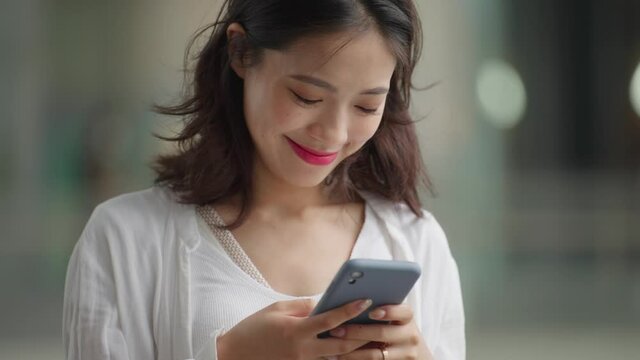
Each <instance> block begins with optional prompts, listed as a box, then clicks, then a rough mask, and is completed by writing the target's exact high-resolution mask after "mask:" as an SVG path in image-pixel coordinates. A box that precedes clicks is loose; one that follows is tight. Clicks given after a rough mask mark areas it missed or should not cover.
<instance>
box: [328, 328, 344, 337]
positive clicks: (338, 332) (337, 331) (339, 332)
mask: <svg viewBox="0 0 640 360" xmlns="http://www.w3.org/2000/svg"><path fill="white" fill-rule="evenodd" d="M329 333H330V334H331V336H335V337H343V336H344V333H345V330H344V328H337V329H333V330H331V331H330V332H329Z"/></svg>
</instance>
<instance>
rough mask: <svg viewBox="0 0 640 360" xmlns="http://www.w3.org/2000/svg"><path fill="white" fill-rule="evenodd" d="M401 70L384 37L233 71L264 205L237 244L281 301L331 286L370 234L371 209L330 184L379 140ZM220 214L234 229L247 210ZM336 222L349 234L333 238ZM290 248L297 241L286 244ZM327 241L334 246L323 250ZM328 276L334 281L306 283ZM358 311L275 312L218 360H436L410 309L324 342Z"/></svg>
mask: <svg viewBox="0 0 640 360" xmlns="http://www.w3.org/2000/svg"><path fill="white" fill-rule="evenodd" d="M235 36H244V29H243V28H242V26H241V25H239V24H237V23H234V24H231V25H230V26H229V27H228V29H227V37H228V38H233V37H235ZM345 41H347V42H346V45H345ZM342 45H344V46H342ZM338 49H339V50H338ZM336 50H338V51H337V52H336ZM395 65H396V60H395V57H394V56H393V53H392V52H391V51H390V49H389V47H388V45H387V43H386V42H385V40H384V38H383V37H382V36H381V35H380V34H379V33H378V32H377V31H375V30H374V29H371V30H368V31H365V32H364V33H358V34H355V33H353V32H344V33H338V34H332V35H325V36H318V37H311V38H305V39H302V40H301V41H298V42H296V43H294V44H293V45H292V46H291V47H289V48H288V49H286V50H283V51H274V50H265V53H264V56H263V57H262V58H261V62H260V63H259V64H257V65H254V66H251V67H245V66H243V64H241V63H239V60H235V61H233V62H232V67H233V69H234V71H235V72H236V74H237V75H238V76H239V77H241V78H242V79H243V80H244V112H245V118H246V122H247V127H248V129H249V132H250V134H251V137H252V139H253V142H254V144H255V147H256V154H255V156H256V161H255V169H254V170H255V171H254V173H255V175H254V182H253V186H254V194H255V200H254V203H253V205H252V212H251V215H250V217H249V218H248V219H247V221H246V222H245V224H243V225H242V226H241V227H240V228H238V229H236V230H234V236H235V237H236V239H237V240H238V242H239V243H240V245H241V246H242V247H243V248H244V249H245V251H246V253H247V255H249V257H250V258H251V259H252V261H253V262H254V263H255V264H256V266H257V267H258V269H259V270H260V272H261V273H262V274H264V276H265V278H266V279H267V281H268V282H269V283H270V284H272V286H273V284H276V285H279V286H280V284H282V285H281V286H282V288H280V290H281V291H282V292H287V293H298V294H296V295H301V294H309V293H316V292H318V290H319V289H324V288H326V285H328V283H329V282H330V280H331V277H332V276H333V274H335V271H336V270H337V268H338V267H339V266H340V265H341V264H342V262H343V261H344V260H346V259H345V258H340V257H337V256H336V249H342V250H341V251H342V253H343V254H344V255H345V256H344V257H347V258H348V254H349V250H350V248H351V245H352V243H353V239H354V238H355V236H357V233H358V231H359V228H360V226H361V224H362V218H363V207H362V203H361V202H356V203H348V202H347V201H346V200H345V199H339V198H335V197H334V196H333V195H332V193H331V191H330V189H327V187H326V186H325V185H324V184H323V181H324V180H325V178H326V177H327V176H328V175H329V174H330V173H331V171H332V170H333V169H334V168H335V167H336V166H337V165H338V164H339V163H340V161H342V160H344V159H345V158H347V157H348V156H350V155H352V154H354V153H355V152H356V151H358V150H359V149H360V148H361V147H362V146H363V145H364V144H365V143H366V141H367V140H369V139H370V138H371V137H372V136H374V134H375V132H376V130H377V129H378V126H379V125H380V121H381V118H382V113H383V110H384V105H385V99H386V89H388V87H389V82H390V79H391V76H392V74H393V71H394V68H395ZM311 78H313V79H314V80H310V79H311ZM318 80H320V81H318ZM288 139H289V140H292V141H294V142H296V143H297V144H300V145H302V146H304V147H306V148H309V149H311V150H313V151H315V152H331V153H337V157H336V159H335V160H334V161H333V162H332V163H330V164H328V165H313V164H309V163H307V162H305V161H303V160H302V159H301V158H300V157H299V156H298V155H296V153H295V151H294V150H293V148H292V147H291V145H290V144H289V141H288ZM217 211H218V212H219V213H220V214H221V216H222V217H223V219H225V220H227V219H231V218H233V216H234V215H235V214H237V206H236V204H235V203H234V202H233V200H231V201H230V202H229V203H226V204H219V205H218V206H217ZM345 219H346V220H345ZM328 224H344V225H343V226H339V227H335V228H333V229H332V228H331V227H330V226H328ZM304 229H313V231H311V230H309V231H307V232H305V231H304ZM320 229H324V230H320ZM293 234H296V236H293ZM289 235H291V236H289ZM256 239H258V240H259V241H257V240H256ZM283 239H284V240H283ZM287 239H295V241H294V242H291V243H284V245H283V242H285V241H287ZM326 239H334V241H336V243H334V244H331V243H328V244H324V243H322V241H329V240H326ZM340 244H342V247H343V248H340ZM347 245H348V246H347ZM274 249H276V250H274ZM327 249H328V250H327ZM268 251H274V254H276V255H277V254H279V258H280V259H281V260H280V261H278V262H274V261H266V260H264V261H262V260H261V257H260V256H261V254H263V253H264V252H268ZM272 256H273V254H269V256H267V257H266V259H273V257H272ZM301 258H302V259H304V262H303V263H300V261H299V259H301ZM287 259H298V260H297V261H298V263H296V262H294V261H293V260H289V262H287V261H288V260H287ZM331 261H333V263H332V262H331ZM319 265H329V266H319ZM321 268H325V273H320V275H319V276H317V277H315V278H313V277H309V278H305V274H308V276H311V274H315V273H317V272H318V271H316V270H317V269H321ZM292 272H295V273H296V274H298V275H299V276H297V277H298V278H299V279H302V280H303V281H298V283H299V284H298V285H287V283H291V282H292V280H291V277H290V274H291V273H292ZM309 284H311V285H309ZM286 286H290V287H289V288H285V287H286ZM305 286H306V287H305ZM273 288H274V289H275V288H276V286H273ZM357 305H358V304H356V303H351V304H347V305H345V306H343V307H340V308H337V309H334V310H332V311H329V312H326V313H324V314H320V315H317V316H314V317H308V315H309V314H310V312H311V311H312V310H313V307H314V306H315V303H313V302H312V301H311V300H293V301H281V302H276V303H274V304H272V305H270V306H268V307H266V308H264V309H262V310H260V311H258V312H256V313H254V314H252V315H251V316H249V317H247V318H245V319H244V320H242V321H241V322H239V323H238V324H237V325H236V326H235V327H233V328H232V329H230V330H229V331H228V332H226V333H225V334H224V335H222V336H220V337H219V338H218V341H217V347H218V358H219V359H220V360H234V359H243V360H250V359H292V360H293V359H295V360H297V359H304V360H308V359H319V358H323V357H329V358H331V357H337V358H340V359H382V354H381V352H380V350H379V349H377V348H373V347H375V346H377V345H379V343H381V342H383V343H388V344H389V347H388V349H387V350H388V353H389V355H388V357H387V360H391V359H421V360H428V359H431V355H430V352H429V350H428V348H427V346H426V345H425V344H424V342H423V340H422V335H421V334H420V332H419V330H418V328H417V326H416V325H415V322H414V321H413V313H412V311H411V309H410V308H409V307H408V306H406V305H394V306H385V307H384V309H385V311H386V315H385V317H384V319H387V320H392V323H391V324H389V325H366V326H358V325H356V326H351V325H350V326H345V327H344V328H343V329H344V330H346V331H345V332H344V334H342V335H341V336H338V335H340V334H338V333H336V334H335V336H336V337H335V338H330V339H318V338H317V337H316V335H317V334H319V333H321V332H324V331H327V330H331V329H335V328H336V327H338V326H340V325H341V324H342V323H344V322H345V321H347V320H349V319H351V318H354V317H356V316H357V315H358V314H359V313H360V312H361V311H363V309H362V308H358V306H357Z"/></svg>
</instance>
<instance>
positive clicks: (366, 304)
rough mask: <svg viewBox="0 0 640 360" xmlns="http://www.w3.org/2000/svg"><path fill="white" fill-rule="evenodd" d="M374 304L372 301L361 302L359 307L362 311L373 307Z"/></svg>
mask: <svg viewBox="0 0 640 360" xmlns="http://www.w3.org/2000/svg"><path fill="white" fill-rule="evenodd" d="M372 303H373V301H371V299H367V300H363V301H361V302H360V304H359V305H358V307H359V308H360V310H366V309H367V308H368V307H369V306H371V304H372Z"/></svg>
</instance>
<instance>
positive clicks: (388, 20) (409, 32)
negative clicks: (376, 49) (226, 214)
mask: <svg viewBox="0 0 640 360" xmlns="http://www.w3.org/2000/svg"><path fill="white" fill-rule="evenodd" d="M234 22H237V23H239V24H241V25H242V26H243V27H244V30H245V32H246V35H245V36H236V37H234V38H233V40H231V41H232V42H233V43H231V44H230V43H229V41H228V39H227V35H226V29H227V26H228V25H230V24H231V23H234ZM369 29H373V30H377V31H378V32H379V33H380V34H381V35H382V36H383V37H384V38H385V40H386V41H387V43H388V44H389V46H390V48H391V49H392V51H393V53H394V55H395V57H396V60H397V61H396V68H395V70H394V72H393V75H392V77H391V82H390V89H389V92H388V94H387V99H386V105H385V108H384V113H383V115H382V120H381V123H380V126H379V128H378V130H377V132H376V133H375V134H374V135H373V137H372V138H371V139H370V140H369V141H367V143H365V145H364V146H363V147H362V148H361V149H360V150H359V151H357V152H356V153H354V154H352V155H351V156H349V157H348V158H346V159H345V160H343V161H342V162H341V163H340V164H339V165H338V166H337V167H336V168H335V169H334V171H333V172H332V173H331V174H330V175H329V176H328V177H327V179H326V180H325V183H326V184H328V185H331V186H333V189H334V190H333V191H334V192H337V193H340V194H343V195H345V196H347V198H349V199H354V198H356V194H357V190H362V191H368V192H371V193H375V194H378V195H380V196H382V197H384V198H386V199H389V200H391V201H394V202H404V203H406V204H407V205H408V206H409V208H411V210H412V211H413V212H414V213H415V214H416V215H417V216H421V215H422V212H421V210H420V207H421V204H420V199H419V198H418V192H417V186H418V185H419V184H418V183H419V182H421V183H422V184H423V185H424V186H425V187H426V188H427V189H429V190H431V184H430V182H429V179H428V177H427V174H426V172H425V170H424V166H423V163H422V158H421V156H420V150H419V146H418V140H417V137H416V131H415V126H414V122H413V120H412V119H411V116H410V115H409V102H410V90H411V88H412V84H411V75H412V73H413V69H414V67H415V65H416V62H417V61H418V58H419V56H420V51H421V45H422V32H421V27H420V20H419V18H418V14H417V11H416V8H415V6H414V4H413V2H412V1H411V0H314V1H300V0H227V1H225V2H224V3H223V5H222V9H221V10H220V13H219V14H218V18H217V19H216V21H215V22H214V23H213V24H211V25H209V26H207V27H205V28H203V29H202V30H200V31H198V32H197V33H196V34H195V36H194V37H193V39H192V40H191V42H190V44H189V46H188V47H187V51H186V55H185V66H186V64H187V63H188V56H189V53H190V51H191V48H192V47H193V45H194V43H195V40H196V39H198V38H199V37H200V36H202V35H203V34H204V33H206V32H207V31H208V30H211V34H210V36H209V38H208V40H207V42H206V44H205V45H204V47H203V48H202V49H200V50H199V52H198V54H197V56H196V60H197V62H196V66H195V71H194V72H193V74H192V76H193V79H191V80H190V81H187V94H186V97H185V98H184V100H183V101H182V102H181V103H179V104H178V105H175V106H157V105H156V106H155V107H154V109H155V110H156V111H157V112H159V113H161V114H166V115H176V116H181V117H183V118H184V122H185V127H184V129H183V130H182V131H181V132H180V133H179V134H178V135H177V136H175V137H170V138H167V137H160V138H162V139H164V140H168V141H175V142H177V143H178V152H177V153H175V154H171V155H161V156H159V157H158V158H156V159H155V162H154V164H153V168H154V170H155V171H156V173H157V177H156V180H155V183H156V184H164V185H167V186H168V187H169V188H170V189H171V190H172V191H173V192H175V193H176V194H177V196H178V198H179V200H180V201H181V202H184V203H189V204H198V205H204V204H214V203H217V202H219V201H222V200H225V199H229V198H230V197H232V196H235V195H240V199H241V208H240V213H239V216H238V217H237V218H236V220H235V221H234V222H233V223H232V224H230V225H229V228H234V227H237V226H239V225H240V224H242V222H243V221H244V220H245V219H246V217H247V215H248V213H249V209H250V206H251V202H252V198H253V194H252V179H253V161H254V152H255V147H254V144H253V142H252V139H251V136H250V135H249V131H248V129H247V126H246V123H245V118H244V112H243V80H242V79H241V78H240V77H238V76H237V74H236V73H235V72H234V71H233V70H232V68H231V61H232V58H233V59H234V60H235V59H238V60H241V63H242V64H244V65H243V66H254V65H255V64H257V63H259V62H260V61H261V56H262V54H263V50H264V49H273V50H284V49H287V47H288V46H290V45H292V43H293V42H295V41H296V40H299V39H301V38H304V37H305V36H316V35H323V34H332V33H338V32H342V31H349V30H351V31H355V32H363V31H367V30H369ZM235 57H237V58H235Z"/></svg>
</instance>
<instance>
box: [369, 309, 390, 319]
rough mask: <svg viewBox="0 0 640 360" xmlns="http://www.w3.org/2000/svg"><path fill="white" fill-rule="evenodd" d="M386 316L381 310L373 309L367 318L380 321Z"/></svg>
mask: <svg viewBox="0 0 640 360" xmlns="http://www.w3.org/2000/svg"><path fill="white" fill-rule="evenodd" d="M386 314H387V312H386V311H384V310H383V309H375V310H373V311H372V312H370V313H369V317H370V318H372V319H382V318H383V317H384V316H385V315H386Z"/></svg>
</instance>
